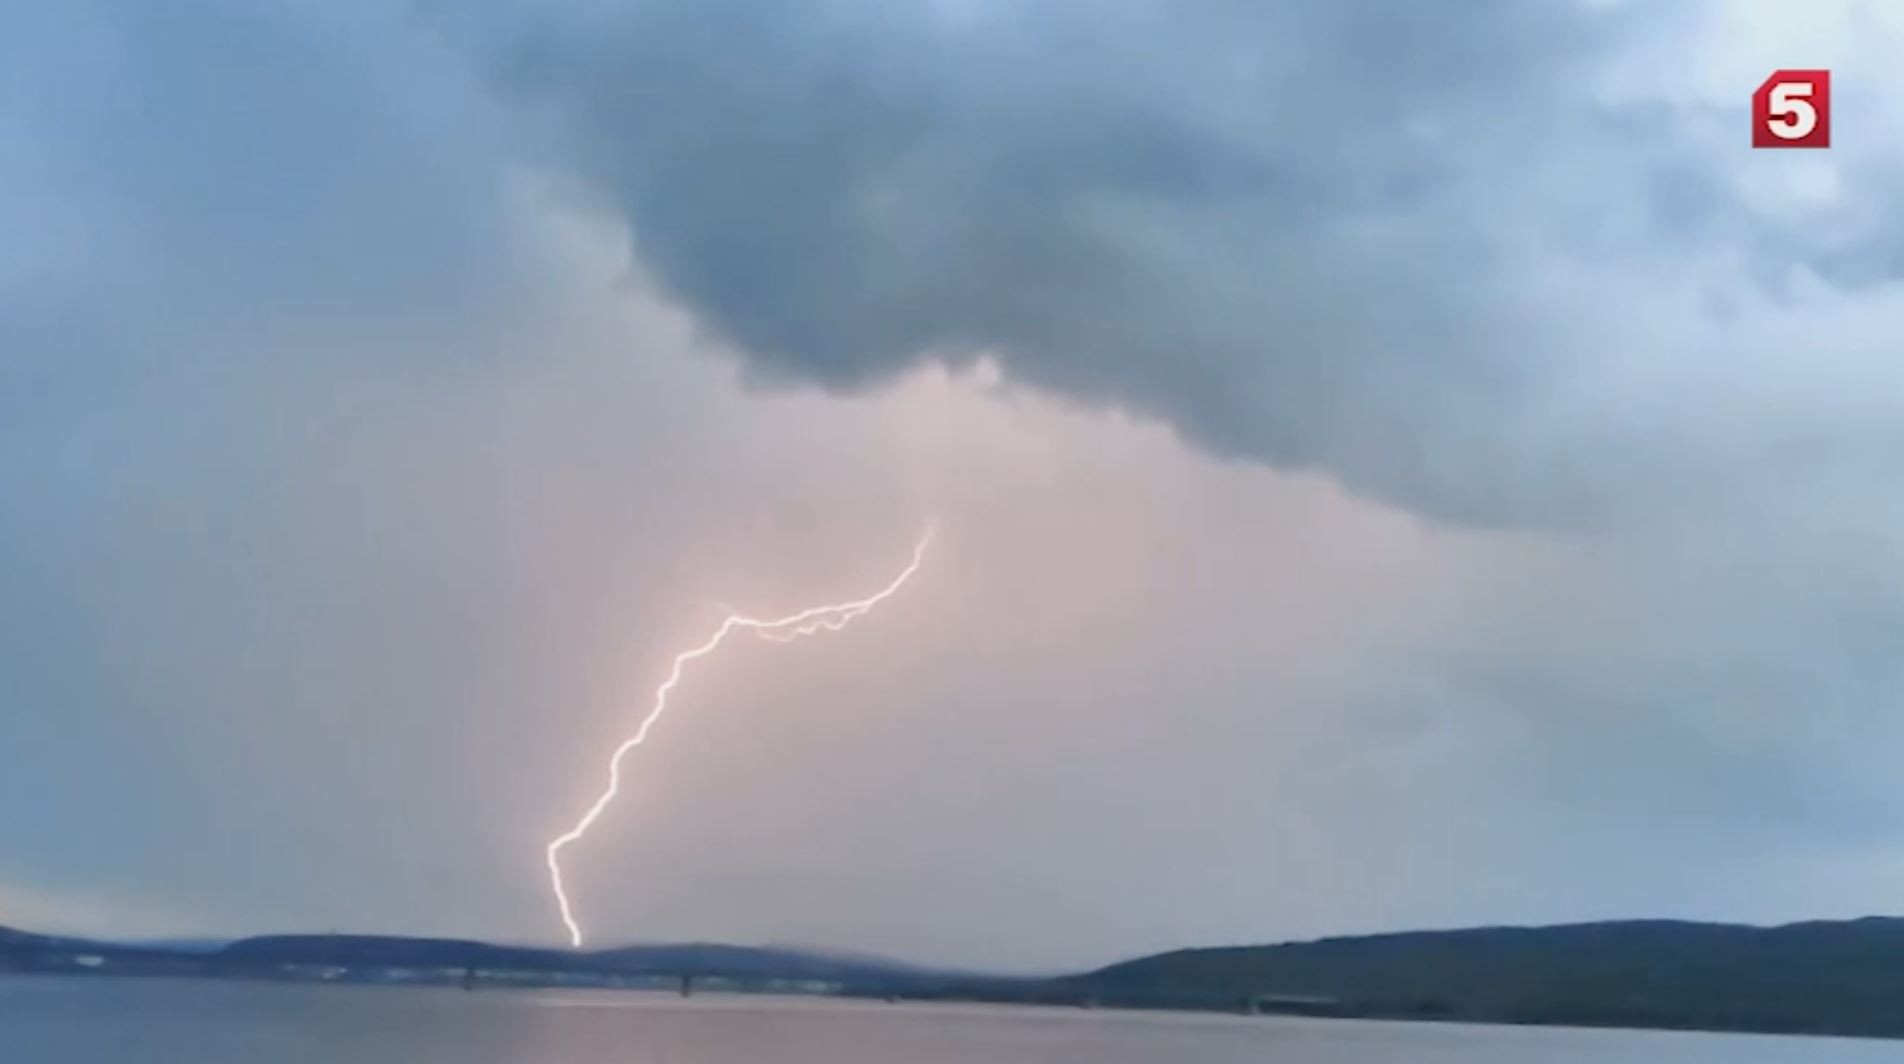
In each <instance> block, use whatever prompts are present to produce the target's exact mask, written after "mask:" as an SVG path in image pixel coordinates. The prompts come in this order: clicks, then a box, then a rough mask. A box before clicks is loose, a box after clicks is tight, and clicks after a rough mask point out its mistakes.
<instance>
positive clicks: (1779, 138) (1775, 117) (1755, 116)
mask: <svg viewBox="0 0 1904 1064" xmlns="http://www.w3.org/2000/svg"><path fill="white" fill-rule="evenodd" d="M1752 146H1753V147H1754V148H1829V147H1831V71H1829V70H1775V71H1773V72H1772V76H1771V77H1769V78H1766V79H1765V81H1764V82H1763V83H1762V84H1761V85H1759V87H1758V91H1756V92H1754V93H1753V94H1752Z"/></svg>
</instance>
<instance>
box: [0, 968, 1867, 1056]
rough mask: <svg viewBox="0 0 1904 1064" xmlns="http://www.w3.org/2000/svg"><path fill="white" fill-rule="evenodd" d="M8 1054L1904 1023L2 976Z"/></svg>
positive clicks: (1366, 1045) (1677, 1040)
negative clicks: (1490, 1022)
mask: <svg viewBox="0 0 1904 1064" xmlns="http://www.w3.org/2000/svg"><path fill="white" fill-rule="evenodd" d="M0 1061H4V1062H5V1064H42V1062H60V1064H143V1062H156V1064H267V1062H271V1064H317V1062H324V1064H332V1062H337V1064H384V1062H390V1064H398V1062H402V1064H433V1062H445V1064H447V1062H452V1061H453V1062H455V1064H504V1062H507V1064H609V1062H614V1064H755V1062H771V1064H954V1062H957V1064H982V1062H991V1061H1030V1062H1037V1064H1071V1062H1077V1064H1087V1062H1088V1064H1139V1062H1142V1064H1153V1062H1161V1064H1231V1062H1242V1061H1252V1062H1254V1061H1272V1062H1285V1064H1376V1062H1387V1061H1405V1062H1410V1064H1436V1062H1443V1061H1474V1062H1476V1064H1547V1062H1565V1064H1601V1062H1605V1064H1629V1062H1633V1061H1670V1062H1676V1064H1762V1062H1771V1061H1779V1062H1787V1061H1788V1062H1791V1064H1861V1062H1867V1061H1870V1062H1875V1061H1904V1043H1885V1042H1863V1041H1851V1040H1840V1039H1808V1038H1763V1037H1754V1036H1741V1035H1708V1034H1678V1033H1652V1032H1627V1031H1579V1030H1555V1029H1545V1030H1543V1029H1537V1028H1512V1027H1460V1026H1452V1025H1439V1024H1408V1023H1363V1022H1355V1021H1325V1020H1296V1019H1281V1018H1267V1017H1265V1018H1252V1017H1243V1016H1187V1015H1150V1014H1132V1013H1119V1012H1084V1011H1076V1010H1056V1009H1030V1008H989V1007H965V1006H953V1005H947V1006H924V1005H921V1006H914V1005H885V1004H876V1003H858V1002H831V1001H818V1000H801V999H789V998H750V997H720V996H708V997H697V998H690V999H686V1000H683V999H681V998H678V997H669V996H663V995H653V994H634V993H598V992H573V991H502V990H488V991H477V992H475V993H464V992H462V991H460V990H439V989H408V988H405V989H396V988H371V987H342V986H295V985H275V984H248V983H214V982H197V981H188V980H153V981H144V980H124V981H121V980H112V979H59V978H0Z"/></svg>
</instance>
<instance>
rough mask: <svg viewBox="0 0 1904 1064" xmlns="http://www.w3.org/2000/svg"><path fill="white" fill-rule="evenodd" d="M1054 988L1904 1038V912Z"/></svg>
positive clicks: (1253, 961)
mask: <svg viewBox="0 0 1904 1064" xmlns="http://www.w3.org/2000/svg"><path fill="white" fill-rule="evenodd" d="M1063 982H1065V983H1067V984H1069V985H1071V986H1073V987H1076V988H1077V989H1079V990H1080V991H1081V992H1085V993H1088V994H1090V995H1092V996H1093V997H1094V998H1095V999H1096V1000H1099V1001H1100V1002H1103V1003H1106V1004H1113V1003H1117V1002H1119V1001H1125V1002H1128V1003H1132V1004H1137V1003H1147V1004H1153V1005H1164V1004H1168V1003H1170V1002H1171V1001H1173V1000H1175V1001H1181V1002H1183V1003H1185V1004H1190V1003H1195V1002H1201V1003H1216V1002H1220V1001H1224V1000H1229V1001H1234V1002H1236V1003H1238V1006H1239V1007H1251V1006H1252V1004H1253V1005H1254V1007H1258V1008H1268V1009H1277V1010H1284V1011H1311V1012H1319V1013H1332V1014H1340V1015H1364V1016H1369V1015H1373V1016H1392V1017H1420V1018H1433V1019H1459V1020H1473V1021H1479V1022H1491V1023H1551V1024H1580V1025H1595V1026H1597V1025H1611V1026H1632V1027H1696V1028H1710V1029H1729V1030H1750V1031H1778V1032H1808V1033H1833V1034H1862V1035H1885V1036H1892V1037H1897V1036H1904V919H1897V918H1887V917H1869V918H1866V919H1862V920H1851V921H1838V922H1825V921H1819V922H1812V923H1800V924H1788V925H1785V926H1783V927H1770V928H1764V927H1750V926H1742V925H1733V924H1700V923H1682V922H1676V921H1651V920H1648V921H1624V922H1614V923H1595V924H1573V925H1563V926H1557V927H1537V928H1520V927H1488V928H1476V929H1472V930H1465V931H1436V932H1416V933H1405V934H1388V935H1374V936H1368V937H1361V938H1333V939H1322V940H1319V941H1314V942H1299V943H1288V944H1284V945H1276V946H1244V947H1234V948H1223V949H1190V950H1179V951H1176V952H1172V953H1165V954H1159V955H1157V956H1153V957H1145V958H1142V959H1140V960H1134V961H1129V962H1126V963H1123V964H1117V965H1113V966H1111V967H1109V968H1105V969H1103V970H1101V971H1097V972H1092V973H1089V974H1087V975H1082V976H1076V977H1072V978H1070V979H1067V980H1063Z"/></svg>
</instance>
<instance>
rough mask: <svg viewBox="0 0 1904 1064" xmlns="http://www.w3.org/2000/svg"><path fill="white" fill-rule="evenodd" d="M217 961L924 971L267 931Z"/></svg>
mask: <svg viewBox="0 0 1904 1064" xmlns="http://www.w3.org/2000/svg"><path fill="white" fill-rule="evenodd" d="M214 956H215V957H216V959H217V960H218V961H220V962H222V963H226V964H231V965H243V966H258V965H287V964H288V965H333V966H341V967H368V968H482V969H505V970H515V971H526V972H537V971H543V972H590V973H598V974H618V975H666V976H683V975H687V976H705V977H710V978H724V979H740V980H750V979H751V980H768V979H775V980H821V981H827V982H834V983H855V982H879V983H881V984H882V985H883V984H885V983H887V982H891V981H893V980H898V981H902V982H904V981H909V980H914V979H921V978H928V977H930V976H929V973H927V972H925V971H923V970H921V969H917V968H913V967H911V966H908V965H902V964H899V963H897V962H893V963H885V962H880V961H874V960H870V959H851V960H848V959H840V958H835V957H831V956H825V955H821V954H819V953H808V952H802V951H796V950H789V949H775V948H760V947H752V946H728V945H720V944H716V943H669V944H661V945H639V946H622V947H618V948H614V949H602V950H589V951H576V950H559V949H544V948H539V947H532V946H501V945H495V944H493V943H488V942H478V941H474V940H468V939H450V938H402V937H393V936H383V935H269V936H263V937H258V938H245V939H239V940H238V941H236V942H233V943H231V944H229V945H227V946H225V947H224V948H223V949H222V950H219V951H218V952H217V953H216V954H215V955H214Z"/></svg>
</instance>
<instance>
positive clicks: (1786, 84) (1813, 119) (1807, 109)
mask: <svg viewBox="0 0 1904 1064" xmlns="http://www.w3.org/2000/svg"><path fill="white" fill-rule="evenodd" d="M1812 88H1813V87H1812V83H1811V82H1809V81H1781V82H1779V83H1778V84H1777V85H1774V86H1772V95H1771V98H1770V100H1768V101H1767V106H1766V111H1767V112H1768V114H1767V120H1766V123H1765V128H1767V129H1769V130H1771V131H1772V136H1774V137H1778V138H1780V139H1781V140H1798V139H1800V138H1802V137H1804V136H1805V135H1807V134H1809V133H1810V132H1811V131H1812V130H1813V129H1816V128H1817V126H1818V108H1816V107H1813V106H1812V105H1811V100H1810V99H1808V97H1810V96H1811V94H1812ZM1781 118H1782V119H1785V121H1783V122H1781V121H1778V120H1779V119H1781Z"/></svg>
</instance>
